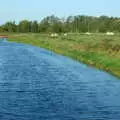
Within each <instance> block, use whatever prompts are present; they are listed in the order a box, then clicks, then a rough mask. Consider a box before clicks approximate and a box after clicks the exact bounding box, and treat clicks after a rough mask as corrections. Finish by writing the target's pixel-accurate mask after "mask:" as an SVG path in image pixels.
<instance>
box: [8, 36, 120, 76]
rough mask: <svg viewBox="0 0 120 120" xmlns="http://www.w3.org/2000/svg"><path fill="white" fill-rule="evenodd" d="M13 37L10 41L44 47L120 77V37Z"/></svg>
mask: <svg viewBox="0 0 120 120" xmlns="http://www.w3.org/2000/svg"><path fill="white" fill-rule="evenodd" d="M12 36H14V37H10V38H9V41H12V42H19V43H25V44H31V45H34V46H39V47H43V48H46V49H49V50H52V51H54V52H56V53H58V54H62V55H65V56H68V57H71V58H73V59H75V60H78V61H81V62H83V63H86V64H88V65H91V66H94V67H97V68H99V69H102V70H105V71H107V72H109V73H111V74H113V75H115V76H118V77H120V40H119V38H120V35H115V36H107V35H104V34H94V35H84V34H69V35H68V36H64V37H63V36H62V35H61V36H59V37H57V38H51V37H50V36H49V35H47V34H13V35H12Z"/></svg>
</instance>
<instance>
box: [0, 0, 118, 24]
mask: <svg viewBox="0 0 120 120" xmlns="http://www.w3.org/2000/svg"><path fill="white" fill-rule="evenodd" d="M52 14H54V15H56V16H58V17H67V16H69V15H78V14H80V15H83V14H84V15H90V16H100V15H108V16H117V17H120V0H1V1H0V24H1V23H4V22H6V21H10V20H15V21H17V22H18V21H20V20H22V19H29V20H38V21H40V20H41V19H42V18H43V17H45V16H48V15H52Z"/></svg>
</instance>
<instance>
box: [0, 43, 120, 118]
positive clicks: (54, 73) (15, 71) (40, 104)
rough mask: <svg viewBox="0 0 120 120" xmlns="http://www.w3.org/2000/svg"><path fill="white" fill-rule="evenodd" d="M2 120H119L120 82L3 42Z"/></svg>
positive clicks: (44, 53) (46, 53) (42, 51)
mask: <svg viewBox="0 0 120 120" xmlns="http://www.w3.org/2000/svg"><path fill="white" fill-rule="evenodd" d="M0 120H120V80H119V79H118V78H116V77H114V76H112V75H110V74H108V73H106V72H104V71H101V70H97V69H95V68H92V67H88V66H87V65H85V64H82V63H79V62H77V61H74V60H71V59H69V58H67V57H64V56H61V55H57V54H55V53H54V52H51V51H48V50H45V49H42V48H38V47H34V46H31V45H24V44H18V43H10V42H5V41H4V42H2V41H1V42H0Z"/></svg>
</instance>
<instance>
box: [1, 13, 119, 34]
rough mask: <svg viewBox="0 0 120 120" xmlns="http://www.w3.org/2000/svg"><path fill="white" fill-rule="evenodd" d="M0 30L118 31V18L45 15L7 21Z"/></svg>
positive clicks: (25, 31)
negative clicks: (43, 16)
mask: <svg viewBox="0 0 120 120" xmlns="http://www.w3.org/2000/svg"><path fill="white" fill-rule="evenodd" d="M0 32H18V33H28V32H29V33H30V32H31V33H65V32H72V33H74V32H77V33H82V32H120V18H118V17H108V16H100V17H93V16H85V15H77V16H69V17H67V18H59V17H56V16H54V15H52V16H47V17H45V18H44V19H43V20H42V21H41V22H38V21H36V20H35V21H29V20H22V21H20V22H19V24H16V22H15V21H8V22H6V23H5V24H3V25H1V26H0Z"/></svg>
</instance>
